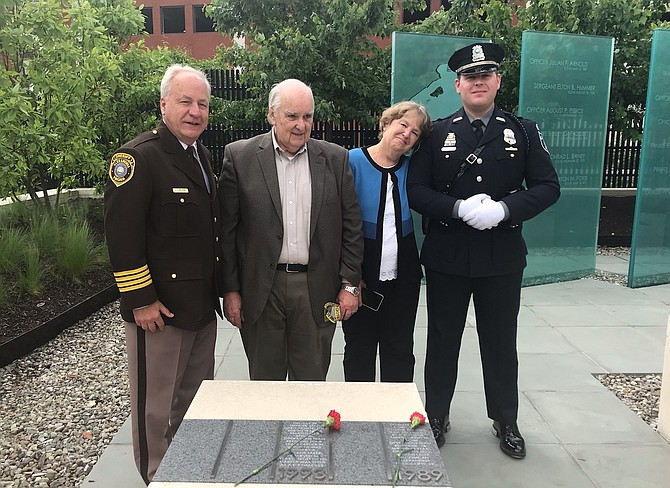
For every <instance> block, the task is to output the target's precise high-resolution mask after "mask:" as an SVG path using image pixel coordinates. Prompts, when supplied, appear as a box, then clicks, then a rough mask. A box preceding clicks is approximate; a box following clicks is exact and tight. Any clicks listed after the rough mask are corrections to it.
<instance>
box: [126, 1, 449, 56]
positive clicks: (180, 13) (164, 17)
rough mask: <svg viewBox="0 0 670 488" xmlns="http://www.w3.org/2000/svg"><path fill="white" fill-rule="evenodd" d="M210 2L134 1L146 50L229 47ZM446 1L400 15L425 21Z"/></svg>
mask: <svg viewBox="0 0 670 488" xmlns="http://www.w3.org/2000/svg"><path fill="white" fill-rule="evenodd" d="M209 2H210V0H137V5H138V7H139V6H140V5H143V8H142V13H143V14H144V19H145V23H144V29H145V30H146V32H147V34H146V35H145V36H144V39H145V43H146V45H147V46H148V47H149V48H155V47H158V46H169V47H180V48H182V49H184V50H185V51H187V52H189V53H190V54H191V55H192V56H193V57H194V58H196V59H207V58H211V57H212V56H214V54H215V52H216V48H217V46H219V45H220V44H225V45H226V46H230V45H232V43H233V41H232V40H231V39H229V38H228V37H226V36H224V35H222V34H219V33H218V32H215V31H214V28H213V25H212V21H211V20H210V19H209V18H207V17H205V15H204V13H203V12H202V7H203V5H206V4H209ZM450 3H451V2H450V1H448V0H426V8H425V9H424V10H423V11H422V12H414V13H412V14H410V13H409V12H402V13H399V15H401V16H402V19H403V22H405V23H410V22H414V21H416V20H420V19H424V18H426V17H427V16H428V15H429V14H430V12H433V11H436V10H438V9H439V8H440V6H442V5H443V6H444V7H445V8H448V6H449V4H450ZM378 42H379V44H380V45H382V46H384V45H388V44H389V43H390V42H391V41H390V40H389V39H381V40H379V41H378Z"/></svg>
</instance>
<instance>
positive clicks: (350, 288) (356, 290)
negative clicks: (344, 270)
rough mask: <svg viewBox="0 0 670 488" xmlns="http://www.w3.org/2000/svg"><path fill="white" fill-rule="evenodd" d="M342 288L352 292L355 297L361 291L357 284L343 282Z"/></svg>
mask: <svg viewBox="0 0 670 488" xmlns="http://www.w3.org/2000/svg"><path fill="white" fill-rule="evenodd" d="M342 289H343V290H344V291H348V292H349V293H351V294H352V295H353V296H355V297H357V296H358V295H360V293H361V290H360V288H358V287H357V286H353V285H348V284H346V283H342Z"/></svg>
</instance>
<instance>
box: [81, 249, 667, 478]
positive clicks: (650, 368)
mask: <svg viewBox="0 0 670 488" xmlns="http://www.w3.org/2000/svg"><path fill="white" fill-rule="evenodd" d="M597 269H599V270H604V271H610V272H615V273H620V274H626V273H627V270H628V263H627V261H626V260H625V259H623V258H620V257H615V256H598V258H597ZM668 315H670V285H661V286H654V287H648V288H638V289H630V288H625V287H622V286H619V285H615V284H611V283H606V282H603V281H597V280H592V279H587V280H578V281H570V282H565V283H556V284H550V285H540V286H534V287H528V288H524V289H523V291H522V309H521V313H520V317H519V334H518V337H519V339H518V349H519V390H520V398H519V401H520V409H519V410H520V411H519V426H520V429H521V432H522V433H523V435H524V437H525V439H526V446H527V449H528V455H527V457H526V459H525V460H523V461H515V460H513V459H510V458H509V457H507V456H505V455H504V454H502V452H501V451H500V450H499V449H498V445H497V439H496V438H495V437H494V436H493V435H492V434H491V432H490V426H491V425H490V424H491V422H490V421H489V420H488V418H487V417H486V409H485V405H484V394H483V384H482V378H481V365H480V362H479V351H478V345H477V334H476V331H475V329H474V316H473V314H470V318H469V319H468V327H467V329H466V331H465V334H464V337H463V347H462V350H461V356H460V376H459V380H458V384H457V392H456V395H455V397H454V402H453V405H452V412H451V423H452V430H451V432H449V433H448V434H447V444H446V446H445V447H443V448H442V450H441V452H442V456H443V458H444V461H445V464H446V467H447V471H448V473H449V477H450V479H451V483H452V485H453V486H454V488H485V487H501V488H507V487H510V488H512V487H514V488H516V487H529V488H545V487H546V488H549V487H570V488H624V487H626V488H629V487H635V488H667V487H668V483H669V482H668V480H670V443H668V442H667V441H666V440H665V439H663V437H661V436H660V435H659V434H657V433H656V432H654V431H653V429H651V427H649V426H648V425H647V424H646V423H645V422H644V421H643V420H641V419H640V418H639V417H637V415H635V414H634V413H633V412H632V411H631V410H630V409H628V407H626V406H625V405H624V404H623V402H621V401H620V400H618V399H617V398H616V396H615V395H614V394H613V393H611V392H610V391H609V390H607V388H605V387H604V386H602V385H601V384H600V382H599V381H598V380H597V379H596V378H594V376H593V374H597V373H660V372H661V371H662V369H663V353H664V347H665V337H666V324H667V320H668ZM426 320H427V319H426V307H425V297H424V296H423V295H422V298H421V304H420V307H419V313H418V318H417V325H416V332H415V351H416V352H415V355H416V371H415V375H414V378H415V382H416V385H417V388H418V389H419V391H420V392H421V394H422V395H423V390H424V386H423V364H424V360H425V349H426ZM218 332H219V336H218V340H217V347H216V355H217V369H216V376H215V378H216V379H220V380H243V379H248V373H247V364H246V358H245V356H244V351H243V349H242V344H241V341H240V338H239V334H238V333H237V331H236V329H234V328H233V327H232V326H231V325H229V324H227V323H223V322H222V323H220V324H219V331H218ZM343 351H344V339H343V336H342V330H341V329H338V330H337V333H336V335H335V340H334V342H333V361H332V363H331V368H330V372H329V374H328V380H329V381H343V372H342V355H343ZM130 444H131V441H130V428H129V421H126V423H125V424H124V425H123V427H122V428H121V430H120V431H119V433H118V434H117V435H116V436H115V438H114V440H113V441H112V443H111V444H110V446H109V447H108V448H107V449H106V450H105V452H104V453H103V455H102V457H101V458H100V460H99V461H98V463H97V464H96V465H95V467H94V469H93V470H92V472H91V473H90V474H89V476H88V477H87V478H86V479H85V480H84V482H83V484H82V485H81V486H82V487H89V486H90V487H93V486H94V487H96V488H118V487H123V488H142V487H143V486H144V484H143V483H142V480H141V478H140V477H139V475H138V474H137V471H136V469H135V465H134V462H133V456H132V447H131V445H130Z"/></svg>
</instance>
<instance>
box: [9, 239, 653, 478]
mask: <svg viewBox="0 0 670 488" xmlns="http://www.w3.org/2000/svg"><path fill="white" fill-rule="evenodd" d="M628 251H629V250H628V248H601V249H599V250H598V252H599V253H608V254H615V253H618V254H620V255H621V254H625V253H627V252H628ZM593 278H595V279H601V280H604V281H608V282H612V283H617V284H620V285H625V276H624V277H622V276H621V275H616V274H613V273H603V272H598V273H596V274H594V275H593ZM622 278H623V280H622ZM596 377H597V378H598V379H599V380H600V382H601V383H602V384H603V385H605V386H606V387H607V388H608V389H610V390H611V391H612V392H613V393H614V394H616V395H617V397H618V398H620V399H621V400H622V401H623V402H624V403H625V404H626V405H627V406H628V407H629V408H630V409H631V410H632V411H634V412H635V413H636V414H638V415H639V416H640V417H641V418H642V419H643V420H644V421H645V422H647V423H648V424H649V425H650V426H651V427H653V428H654V429H656V428H657V421H658V408H659V402H660V391H661V375H660V374H645V375H627V374H605V375H597V376H596ZM129 412H130V402H129V398H128V381H127V375H126V355H125V343H124V337H123V327H121V323H120V318H119V315H118V303H111V304H109V305H107V306H105V307H103V308H102V309H101V310H99V311H98V312H96V313H95V314H93V315H92V316H90V317H89V318H88V319H86V320H82V321H81V322H79V323H78V324H76V325H74V326H73V327H71V328H69V329H67V330H66V331H64V332H63V333H62V334H60V335H59V336H58V337H57V338H56V339H54V340H53V341H51V342H50V343H48V344H46V345H44V346H42V347H41V348H39V349H37V350H35V351H34V352H33V353H32V354H30V355H29V356H27V357H25V358H21V359H19V360H17V361H14V362H13V363H12V364H10V365H8V366H6V367H4V368H0V488H28V487H37V488H42V487H44V488H56V487H72V488H74V487H77V486H79V485H80V484H81V482H82V481H83V479H84V477H85V476H86V475H87V474H88V473H89V472H90V471H91V469H92V467H93V466H94V465H95V463H96V462H97V460H98V458H99V457H100V455H101V454H102V452H103V451H104V449H105V447H107V445H108V444H109V443H110V441H111V440H112V438H113V437H114V435H115V434H116V432H117V431H118V429H119V428H120V427H121V425H122V424H123V422H124V421H125V420H126V418H127V416H128V415H129Z"/></svg>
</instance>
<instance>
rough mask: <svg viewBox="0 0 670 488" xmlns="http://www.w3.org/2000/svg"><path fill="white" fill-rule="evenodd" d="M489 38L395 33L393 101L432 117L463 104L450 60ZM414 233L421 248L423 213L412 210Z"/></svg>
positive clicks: (392, 70)
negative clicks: (417, 106) (408, 103)
mask: <svg viewBox="0 0 670 488" xmlns="http://www.w3.org/2000/svg"><path fill="white" fill-rule="evenodd" d="M474 42H491V41H490V40H487V39H481V38H475V37H459V36H438V35H430V34H412V33H408V32H394V33H393V36H392V44H391V47H392V50H393V51H392V52H393V54H392V58H391V103H392V104H393V103H396V102H400V101H403V100H413V101H415V102H417V103H420V104H422V105H423V106H425V107H426V109H427V110H428V113H429V114H430V116H431V118H432V119H433V120H435V119H439V118H442V117H446V116H447V115H449V114H452V113H454V112H455V111H456V110H458V109H459V108H460V107H461V97H460V96H459V95H458V93H456V88H455V87H454V80H455V79H456V74H455V73H454V72H453V71H451V70H450V69H449V66H447V61H448V60H449V57H450V56H451V53H453V52H454V51H456V50H457V49H460V48H462V47H465V46H467V45H469V44H472V43H474ZM412 218H413V220H414V234H415V235H416V239H417V244H418V246H419V249H420V248H421V245H422V244H423V232H422V231H421V216H420V215H419V214H417V213H416V212H414V211H412Z"/></svg>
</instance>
